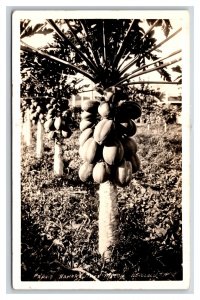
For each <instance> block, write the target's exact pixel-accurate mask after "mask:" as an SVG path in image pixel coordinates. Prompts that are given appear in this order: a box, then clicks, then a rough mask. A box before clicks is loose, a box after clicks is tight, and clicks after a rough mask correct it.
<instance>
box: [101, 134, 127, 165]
mask: <svg viewBox="0 0 200 300" xmlns="http://www.w3.org/2000/svg"><path fill="white" fill-rule="evenodd" d="M123 156H124V147H123V145H122V143H121V142H120V141H119V140H116V139H115V140H111V141H109V142H107V143H106V145H105V146H104V147H103V158H104V160H105V162H106V163H107V164H109V165H115V164H119V163H120V162H121V161H122V159H123Z"/></svg>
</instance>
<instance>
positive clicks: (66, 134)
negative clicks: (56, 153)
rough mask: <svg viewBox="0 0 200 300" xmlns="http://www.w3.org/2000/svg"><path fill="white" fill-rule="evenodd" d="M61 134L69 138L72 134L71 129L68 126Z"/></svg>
mask: <svg viewBox="0 0 200 300" xmlns="http://www.w3.org/2000/svg"><path fill="white" fill-rule="evenodd" d="M61 134H62V136H63V137H64V138H69V137H70V136H71V135H72V131H71V129H70V128H69V127H68V129H67V130H62V131H61Z"/></svg>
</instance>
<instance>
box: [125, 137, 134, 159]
mask: <svg viewBox="0 0 200 300" xmlns="http://www.w3.org/2000/svg"><path fill="white" fill-rule="evenodd" d="M122 144H123V146H124V157H125V158H126V159H127V160H129V158H130V157H131V156H132V155H134V154H136V152H137V144H136V142H135V140H134V139H133V138H131V137H126V138H124V139H123V140H122Z"/></svg>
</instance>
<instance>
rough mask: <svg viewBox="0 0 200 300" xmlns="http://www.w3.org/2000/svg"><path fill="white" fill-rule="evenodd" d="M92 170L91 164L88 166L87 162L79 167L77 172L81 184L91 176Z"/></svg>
mask: <svg viewBox="0 0 200 300" xmlns="http://www.w3.org/2000/svg"><path fill="white" fill-rule="evenodd" d="M93 168H94V165H93V164H90V163H88V162H87V161H86V162H84V163H83V164H82V165H81V166H80V168H79V172H78V175H79V178H80V180H81V181H83V182H85V181H87V180H88V179H89V178H90V177H91V176H92V171H93Z"/></svg>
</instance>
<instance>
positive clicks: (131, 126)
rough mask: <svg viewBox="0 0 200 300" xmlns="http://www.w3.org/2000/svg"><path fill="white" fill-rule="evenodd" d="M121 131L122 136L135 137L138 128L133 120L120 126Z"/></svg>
mask: <svg viewBox="0 0 200 300" xmlns="http://www.w3.org/2000/svg"><path fill="white" fill-rule="evenodd" d="M119 131H120V133H121V134H122V135H127V136H133V135H135V134H136V131H137V127H136V124H135V122H134V121H133V120H128V121H127V122H125V123H120V124H119Z"/></svg>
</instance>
